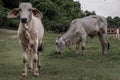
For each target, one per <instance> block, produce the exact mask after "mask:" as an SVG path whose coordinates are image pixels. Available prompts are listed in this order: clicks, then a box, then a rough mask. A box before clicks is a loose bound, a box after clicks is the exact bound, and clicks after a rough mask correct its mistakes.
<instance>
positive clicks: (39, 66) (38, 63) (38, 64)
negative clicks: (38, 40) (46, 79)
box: [37, 52, 41, 70]
mask: <svg viewBox="0 0 120 80" xmlns="http://www.w3.org/2000/svg"><path fill="white" fill-rule="evenodd" d="M37 55H38V62H37V66H38V69H39V70H40V68H41V65H40V54H39V52H38V53H37Z"/></svg>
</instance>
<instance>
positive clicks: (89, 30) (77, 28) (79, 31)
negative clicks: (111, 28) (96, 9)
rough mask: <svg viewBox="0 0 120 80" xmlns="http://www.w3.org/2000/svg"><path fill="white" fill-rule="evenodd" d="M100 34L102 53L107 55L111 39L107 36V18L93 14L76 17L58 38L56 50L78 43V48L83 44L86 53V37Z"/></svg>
mask: <svg viewBox="0 0 120 80" xmlns="http://www.w3.org/2000/svg"><path fill="white" fill-rule="evenodd" d="M96 35H98V36H99V39H100V42H101V45H102V54H103V55H105V56H106V55H107V54H108V50H109V41H108V37H107V20H106V19H105V18H104V17H102V16H97V15H91V16H88V17H84V18H82V19H74V20H73V21H72V22H71V25H70V28H69V30H68V31H67V32H66V33H65V34H64V35H62V36H61V37H58V38H57V39H56V52H57V53H61V51H62V50H63V49H64V48H65V47H66V46H67V47H68V46H70V45H72V44H76V49H77V50H78V49H79V47H80V46H81V48H82V54H83V53H84V52H83V51H84V49H85V43H86V37H87V36H90V37H91V38H93V37H94V36H96Z"/></svg>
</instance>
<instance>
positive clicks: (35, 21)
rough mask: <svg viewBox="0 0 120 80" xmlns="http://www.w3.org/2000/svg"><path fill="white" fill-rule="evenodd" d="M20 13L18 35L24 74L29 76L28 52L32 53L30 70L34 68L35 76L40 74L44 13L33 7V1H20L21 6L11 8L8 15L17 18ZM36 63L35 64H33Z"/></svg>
mask: <svg viewBox="0 0 120 80" xmlns="http://www.w3.org/2000/svg"><path fill="white" fill-rule="evenodd" d="M18 15H20V24H19V28H18V36H19V39H20V44H21V48H22V57H23V64H24V68H23V73H22V75H23V76H27V72H28V71H27V52H29V53H30V65H29V67H30V70H32V69H33V68H34V69H33V72H34V76H38V75H39V68H40V62H39V53H38V52H39V51H41V49H42V39H43V35H44V28H43V25H42V22H41V18H42V13H41V12H40V11H39V10H38V9H36V8H33V7H32V4H31V3H20V4H19V8H15V9H13V10H11V11H10V12H9V13H8V15H7V17H8V18H16V17H17V16H18ZM33 65H34V66H33Z"/></svg>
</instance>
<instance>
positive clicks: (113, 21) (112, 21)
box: [107, 16, 120, 28]
mask: <svg viewBox="0 0 120 80" xmlns="http://www.w3.org/2000/svg"><path fill="white" fill-rule="evenodd" d="M107 21H108V27H110V28H118V27H119V28H120V17H118V16H116V17H114V18H112V17H111V16H108V17H107Z"/></svg>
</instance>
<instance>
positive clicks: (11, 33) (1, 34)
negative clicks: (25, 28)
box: [0, 29, 18, 41]
mask: <svg viewBox="0 0 120 80" xmlns="http://www.w3.org/2000/svg"><path fill="white" fill-rule="evenodd" d="M17 37H18V35H17V30H10V29H0V41H4V40H5V39H9V38H17Z"/></svg>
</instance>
